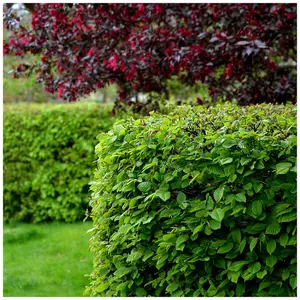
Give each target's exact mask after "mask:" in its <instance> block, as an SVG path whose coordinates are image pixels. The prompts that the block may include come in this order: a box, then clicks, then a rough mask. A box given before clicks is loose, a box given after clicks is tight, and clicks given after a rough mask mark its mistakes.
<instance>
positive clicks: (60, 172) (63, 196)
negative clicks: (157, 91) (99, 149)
mask: <svg viewBox="0 0 300 300" xmlns="http://www.w3.org/2000/svg"><path fill="white" fill-rule="evenodd" d="M110 111H111V107H109V106H103V105H99V104H75V105H74V104H71V105H53V104H52V105H15V106H13V105H9V106H5V107H4V220H5V221H13V220H14V221H27V222H41V221H49V220H57V221H58V220H60V221H65V222H73V221H75V220H78V219H82V218H83V217H84V215H85V210H86V209H87V206H88V191H89V185H88V184H89V182H90V181H91V178H92V174H93V168H94V166H95V165H94V164H93V162H94V161H95V159H96V158H95V155H94V147H95V145H96V143H97V140H96V138H95V132H99V131H107V130H109V129H110V128H111V126H112V124H113V122H114V121H115V119H114V118H112V116H111V113H110Z"/></svg>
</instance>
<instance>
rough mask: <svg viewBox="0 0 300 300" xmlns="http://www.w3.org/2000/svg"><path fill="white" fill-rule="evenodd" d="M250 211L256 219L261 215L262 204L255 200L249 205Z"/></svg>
mask: <svg viewBox="0 0 300 300" xmlns="http://www.w3.org/2000/svg"><path fill="white" fill-rule="evenodd" d="M251 211H252V213H253V215H254V216H256V217H258V216H260V215H261V213H262V203H261V201H260V200H256V201H254V202H253V203H252V204H251Z"/></svg>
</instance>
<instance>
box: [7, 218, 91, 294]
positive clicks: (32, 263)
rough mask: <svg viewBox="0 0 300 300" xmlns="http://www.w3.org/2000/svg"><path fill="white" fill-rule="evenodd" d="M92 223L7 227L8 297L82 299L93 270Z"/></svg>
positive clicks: (14, 225)
mask: <svg viewBox="0 0 300 300" xmlns="http://www.w3.org/2000/svg"><path fill="white" fill-rule="evenodd" d="M91 227H92V224H91V222H86V223H75V224H62V223H51V224H41V225H35V224H23V223H22V224H9V225H8V224H4V236H3V246H4V254H3V256H4V258H3V260H4V261H3V266H4V272H3V273H4V274H3V275H4V276H3V284H4V292H3V293H4V296H5V297H12V296H14V297H21V296H22V297H28V296H35V297H50V296H52V297H58V296H60V297H76V296H82V295H83V292H84V289H85V286H86V285H87V284H88V282H89V280H88V277H85V276H84V275H85V274H90V273H91V271H92V253H91V252H89V250H88V240H89V237H90V234H87V233H86V232H87V230H88V229H90V228H91Z"/></svg>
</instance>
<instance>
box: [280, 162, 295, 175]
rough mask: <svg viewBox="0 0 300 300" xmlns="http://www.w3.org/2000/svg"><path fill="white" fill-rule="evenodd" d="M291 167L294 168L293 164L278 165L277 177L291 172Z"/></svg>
mask: <svg viewBox="0 0 300 300" xmlns="http://www.w3.org/2000/svg"><path fill="white" fill-rule="evenodd" d="M291 167H292V164H291V163H289V162H284V163H279V164H277V165H276V175H279V174H286V173H287V172H288V171H289V170H290V168H291Z"/></svg>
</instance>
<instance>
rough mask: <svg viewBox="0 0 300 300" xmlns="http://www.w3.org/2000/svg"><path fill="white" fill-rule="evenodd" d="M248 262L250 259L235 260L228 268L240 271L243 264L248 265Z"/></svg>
mask: <svg viewBox="0 0 300 300" xmlns="http://www.w3.org/2000/svg"><path fill="white" fill-rule="evenodd" d="M248 263H249V261H246V260H241V261H235V262H233V263H232V264H231V265H230V266H229V268H228V270H229V271H233V272H238V271H240V270H241V268H242V267H243V266H245V265H247V264H248Z"/></svg>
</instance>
